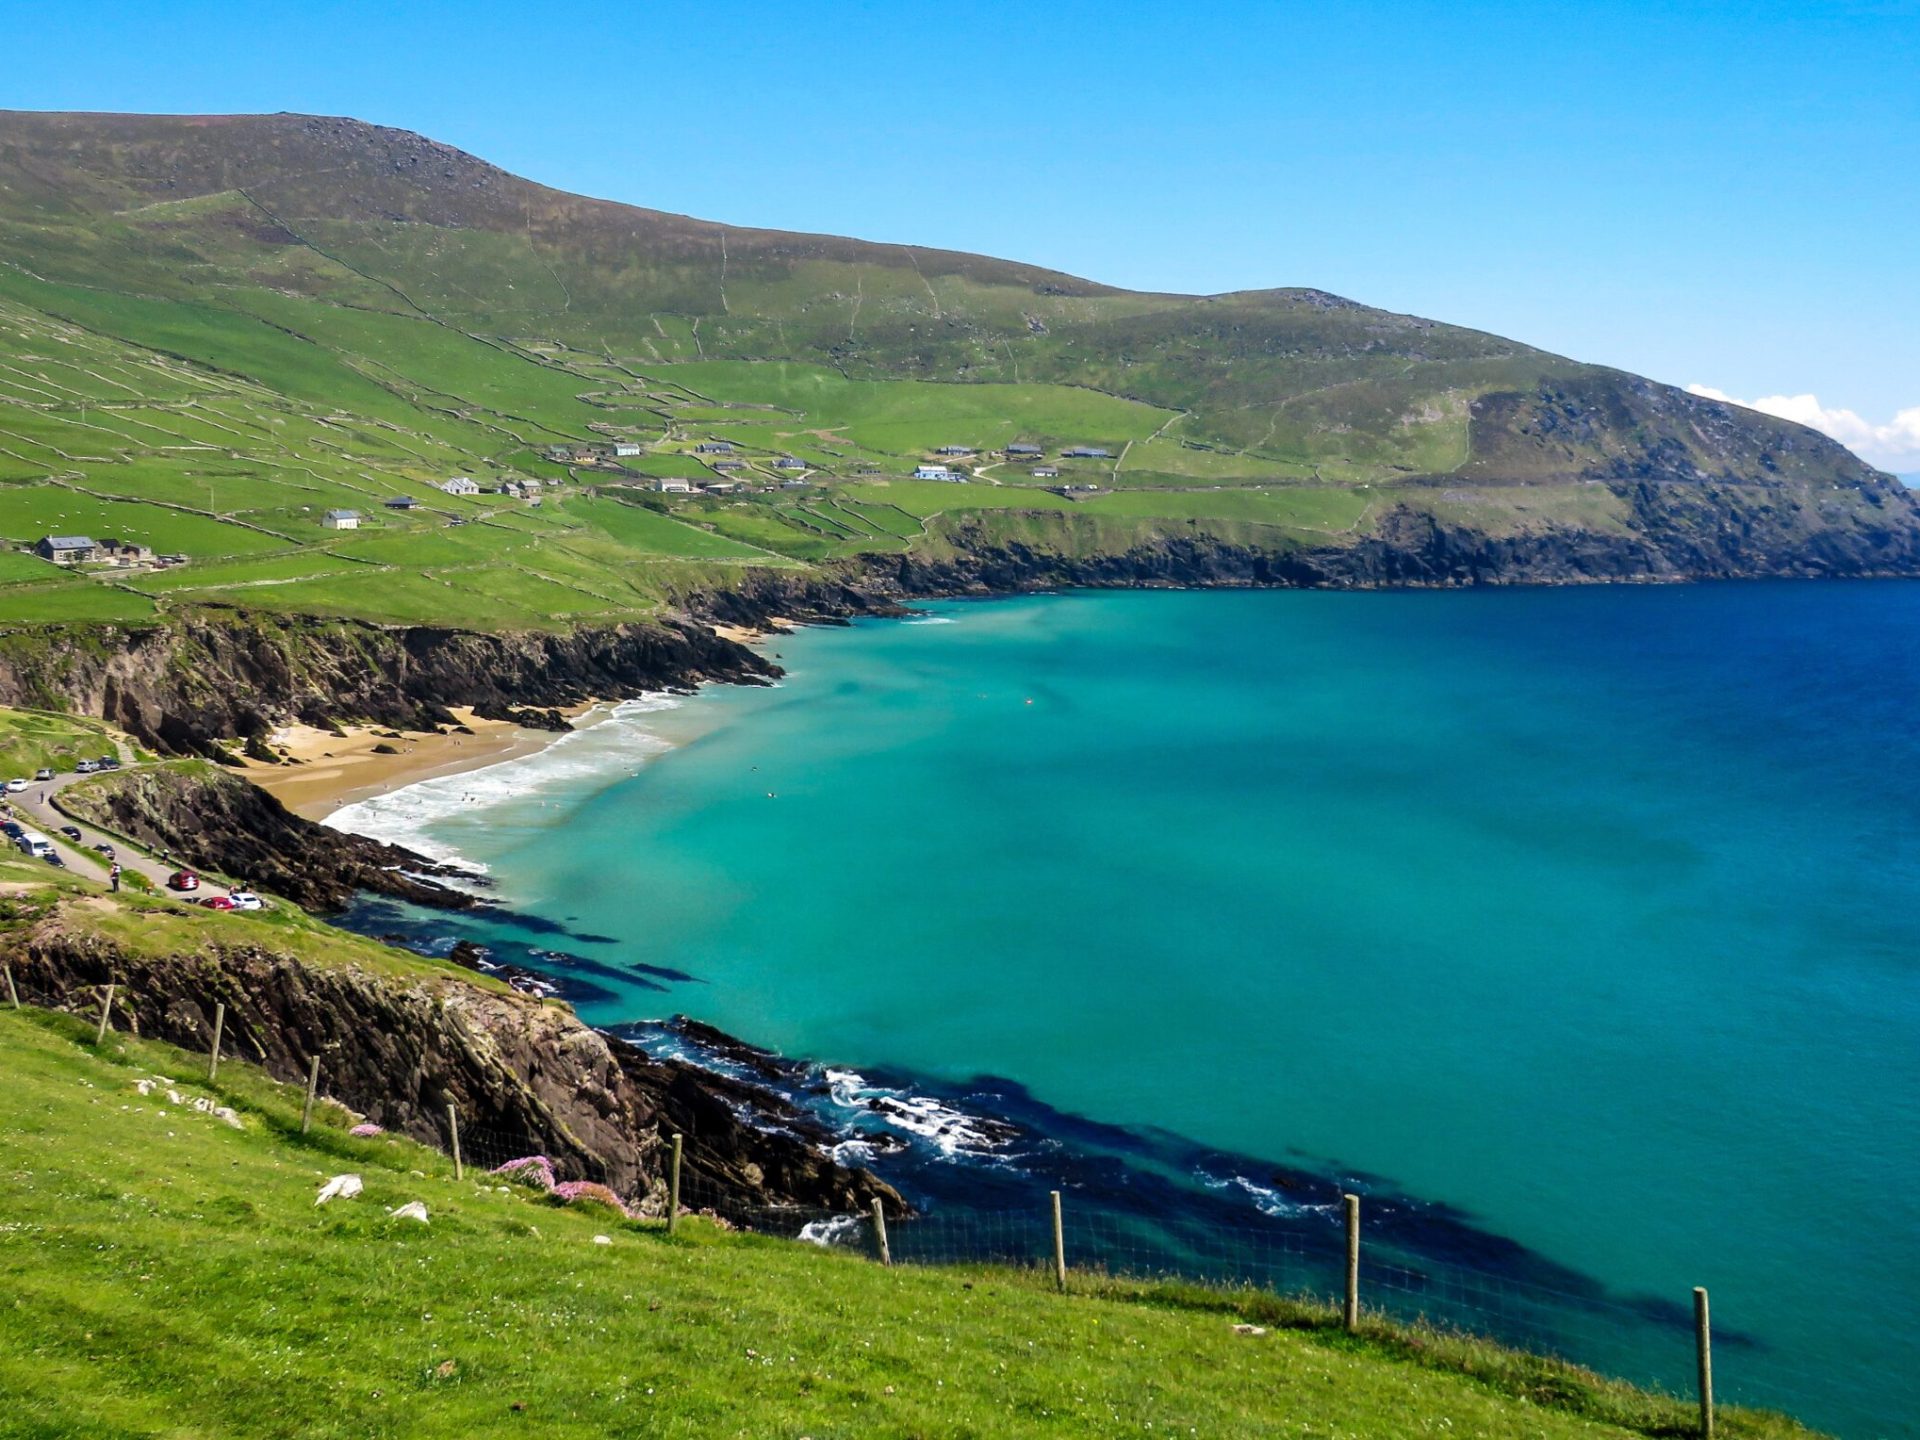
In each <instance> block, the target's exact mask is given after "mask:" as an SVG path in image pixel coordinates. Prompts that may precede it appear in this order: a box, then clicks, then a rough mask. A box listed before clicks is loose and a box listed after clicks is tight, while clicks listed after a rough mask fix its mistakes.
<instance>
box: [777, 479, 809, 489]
mask: <svg viewBox="0 0 1920 1440" xmlns="http://www.w3.org/2000/svg"><path fill="white" fill-rule="evenodd" d="M780 488H781V489H782V490H805V489H807V488H808V484H807V482H806V481H805V480H782V481H781V482H780Z"/></svg>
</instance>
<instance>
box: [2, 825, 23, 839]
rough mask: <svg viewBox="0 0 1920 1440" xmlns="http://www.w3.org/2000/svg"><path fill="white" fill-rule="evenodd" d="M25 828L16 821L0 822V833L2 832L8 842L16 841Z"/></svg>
mask: <svg viewBox="0 0 1920 1440" xmlns="http://www.w3.org/2000/svg"><path fill="white" fill-rule="evenodd" d="M26 828H27V827H26V826H24V825H22V824H21V823H20V822H19V821H18V820H6V821H0V832H4V833H5V834H6V837H7V838H8V839H9V840H18V839H19V838H20V837H21V835H22V834H24V833H25V832H26Z"/></svg>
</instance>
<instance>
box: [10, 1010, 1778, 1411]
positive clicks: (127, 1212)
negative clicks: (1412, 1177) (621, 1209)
mask: <svg viewBox="0 0 1920 1440" xmlns="http://www.w3.org/2000/svg"><path fill="white" fill-rule="evenodd" d="M0 1005H3V1002H0ZM91 1041H92V1029H91V1026H90V1025H88V1024H87V1023H85V1022H84V1021H80V1020H74V1019H71V1018H68V1017H64V1016H56V1015H50V1014H46V1013H44V1012H38V1011H32V1010H28V1011H20V1012H16V1011H12V1010H7V1009H4V1008H0V1061H4V1066H5V1072H6V1076H7V1083H6V1085H4V1086H0V1176H3V1177H4V1179H5V1184H4V1185H0V1280H3V1282H4V1293H5V1295H6V1297H7V1303H5V1304H0V1394H4V1395H5V1396H6V1397H7V1403H6V1404H5V1406H4V1407H0V1435H6V1436H22V1437H27V1436H32V1437H49V1440H51V1437H55V1436H58V1437H62V1440H70V1437H93V1436H98V1437H103V1440H104V1437H109V1436H111V1437H114V1440H120V1437H125V1436H170V1437H171V1436H187V1435H223V1436H280V1435H286V1436H291V1435H299V1436H302V1437H327V1436H349V1435H355V1436H358V1435H367V1434H407V1435H413V1436H420V1437H430V1436H442V1435H445V1436H461V1437H465V1436H470V1435H491V1434H505V1433H512V1434H525V1435H610V1434H620V1435H649V1436H688V1437H694V1436H698V1437H711V1436H722V1435H753V1436H767V1435H789V1436H801V1435H811V1436H816V1437H823V1440H824V1437H828V1436H854V1435H861V1436H871V1435H916V1436H929V1437H932V1436H955V1437H958V1436H969V1435H973V1436H979V1435H994V1436H1020V1435H1102V1436H1104V1435H1113V1434H1116V1433H1122V1432H1128V1433H1154V1434H1166V1433H1172V1434H1182V1435H1185V1434H1203V1435H1211V1436H1249V1437H1251V1436H1268V1435H1274V1434H1280V1433H1286V1434H1299V1435H1323V1436H1332V1435H1415V1434H1441V1433H1451V1434H1455V1435H1463V1436H1464V1435H1471V1436H1488V1437H1501V1436H1511V1437H1515V1440H1519V1437H1528V1440H1560V1437H1573V1436H1583V1437H1609V1436H1611V1437H1625V1436H1641V1435H1678V1434H1686V1433H1690V1431H1689V1430H1688V1429H1687V1424H1688V1411H1687V1409H1686V1407H1684V1406H1682V1405H1680V1404H1678V1403H1676V1402H1671V1401H1662V1400H1658V1399H1655V1398H1653V1397H1650V1396H1647V1395H1644V1394H1641V1393H1639V1392H1636V1391H1633V1390H1630V1389H1628V1388H1626V1387H1623V1386H1617V1385H1611V1384H1606V1383H1603V1382H1599V1381H1596V1380H1594V1379H1593V1378H1592V1377H1590V1376H1585V1375H1583V1374H1582V1373H1581V1372H1578V1371H1573V1370H1569V1369H1567V1368H1565V1367H1562V1366H1558V1365H1555V1364H1552V1363H1549V1362H1545V1361H1538V1360H1532V1359H1528V1358H1526V1357H1522V1356H1516V1355H1513V1354H1511V1353H1509V1352H1504V1351H1500V1350H1497V1349H1495V1348H1494V1347H1490V1346H1485V1345H1478V1344H1472V1343H1468V1342H1463V1341H1457V1340H1450V1339H1447V1338H1445V1337H1440V1336H1435V1335H1421V1334H1417V1333H1414V1332H1408V1331H1403V1330H1393V1329H1388V1328H1386V1327H1378V1328H1373V1327H1369V1328H1368V1329H1367V1330H1366V1332H1365V1333H1363V1334H1362V1335H1360V1336H1358V1337H1349V1336H1346V1335H1344V1334H1342V1333H1340V1332H1339V1331H1338V1330H1337V1329H1336V1328H1335V1327H1334V1326H1333V1325H1332V1324H1331V1321H1330V1317H1328V1316H1327V1315H1326V1314H1325V1313H1324V1312H1321V1311H1317V1310H1315V1309H1313V1308H1312V1307H1306V1306H1299V1305H1289V1304H1285V1303H1282V1302H1279V1301H1276V1300H1273V1299H1270V1298H1266V1299H1263V1298H1261V1297H1257V1296H1250V1295H1239V1296H1235V1295H1228V1294H1221V1293H1209V1292H1205V1291H1197V1290H1180V1289H1177V1288H1172V1287H1154V1286H1145V1285H1133V1284H1127V1283H1122V1282H1117V1281H1104V1280H1099V1279H1097V1278H1091V1277H1087V1278H1082V1277H1076V1278H1075V1280H1074V1281H1073V1285H1072V1293H1070V1294H1068V1295H1065V1296H1059V1295H1056V1294H1054V1293H1052V1292H1051V1290H1050V1288H1049V1286H1048V1284H1047V1283H1046V1281H1045V1280H1044V1279H1043V1277H1042V1276H1041V1275H1040V1274H1038V1273H1036V1272H1016V1271H1008V1270H988V1269H968V1270H959V1269H952V1270H943V1269H906V1268H901V1269H895V1270H884V1269H882V1268H880V1267H879V1266H877V1265H874V1264H872V1263H870V1262H868V1261H866V1260H863V1259H860V1258H858V1257H855V1256H851V1255H847V1254H844V1253H827V1252H824V1251H820V1250H817V1249H815V1248H814V1247H812V1246H808V1245H803V1244H799V1243H795V1242H788V1241H780V1240H770V1239H761V1238H757V1237H754V1236H750V1235H742V1234H731V1233H725V1232H722V1231H719V1230H716V1229H714V1228H712V1227H710V1226H709V1225H707V1224H706V1223H704V1222H700V1221H689V1222H687V1223H686V1224H685V1225H683V1227H682V1234H681V1236H680V1237H678V1238H676V1239H669V1238H667V1237H666V1236H665V1234H664V1233H663V1231H662V1229H661V1227H660V1226H659V1224H658V1222H635V1221H627V1220H624V1219H622V1218H620V1217H619V1216H617V1215H616V1214H615V1213H614V1212H612V1211H610V1210H606V1209H602V1208H600V1207H597V1206H584V1207H574V1208H565V1209H562V1208H555V1207H554V1206H553V1205H552V1204H551V1203H550V1202H548V1201H546V1200H545V1199H544V1198H541V1197H536V1196H534V1195H533V1194H531V1193H530V1192H523V1191H517V1190H516V1191H513V1192H511V1193H501V1192H500V1191H499V1190H497V1189H495V1188H494V1186H493V1185H492V1184H491V1183H482V1181H481V1179H480V1178H478V1177H476V1176H475V1175H474V1174H472V1173H471V1172H470V1173H469V1174H468V1176H467V1178H466V1180H465V1181H464V1182H459V1181H456V1180H454V1178H453V1176H452V1173H451V1166H450V1165H449V1163H448V1162H447V1160H446V1159H445V1158H443V1157H442V1156H440V1155H439V1154H437V1153H435V1152H432V1151H428V1150H423V1149H421V1148H420V1147H418V1146H415V1145H413V1144H411V1143H409V1142H406V1141H402V1140H397V1139H394V1138H391V1137H380V1138H377V1139H355V1138H352V1137H350V1136H348V1135H347V1134H346V1133H345V1132H344V1128H343V1127H344V1126H345V1125H346V1124H347V1123H348V1122H349V1120H350V1117H348V1116H347V1115H345V1114H344V1113H342V1112H339V1111H337V1110H334V1109H332V1108H331V1107H323V1108H322V1113H321V1116H320V1123H319V1124H318V1125H317V1126H316V1128H315V1131H314V1133H313V1134H312V1135H311V1136H306V1137H302V1136H301V1135H300V1134H299V1133H298V1115H299V1094H298V1091H297V1090H291V1089H289V1088H287V1087H283V1086H279V1085H276V1084H274V1083H272V1082H270V1081H268V1080H266V1079H265V1078H264V1077H262V1076H261V1075H260V1074H259V1073H258V1072H256V1071H254V1070H253V1069H252V1068H251V1067H249V1066H247V1065H245V1064H242V1063H240V1062H238V1061H233V1060H229V1061H228V1062H227V1063H226V1064H225V1065H224V1066H223V1067H222V1069H221V1072H220V1079H219V1083H218V1086H217V1087H209V1086H207V1085H206V1084H204V1083H202V1082H203V1080H204V1074H205V1061H204V1057H200V1056H193V1055H187V1054H184V1053H182V1052H179V1051H176V1050H173V1049H171V1048H170V1047H166V1046H162V1045H157V1044H153V1043H150V1042H143V1041H138V1040H134V1039H132V1038H130V1037H127V1036H124V1035H118V1034H115V1035H111V1036H110V1037H109V1039H108V1041H107V1042H106V1044H105V1045H104V1046H102V1047H101V1048H99V1049H98V1050H96V1049H95V1048H94V1047H93V1045H92V1043H91ZM156 1078H157V1079H158V1081H159V1084H158V1085H157V1087H150V1088H149V1090H148V1092H147V1093H142V1091H141V1088H140V1082H141V1081H143V1080H146V1081H150V1082H151V1081H154V1080H155V1079H156ZM169 1089H172V1090H173V1091H174V1092H175V1093H176V1094H177V1095H178V1102H176V1101H174V1100H173V1099H172V1098H171V1097H169V1095H168V1093H167V1092H168V1090H169ZM196 1101H199V1102H202V1106H203V1107H204V1108H196V1105H195V1102H196ZM216 1106H225V1107H228V1108H229V1109H230V1110H231V1111H232V1112H233V1123H232V1124H229V1123H227V1122H226V1121H225V1120H223V1119H222V1118H221V1117H220V1116H219V1115H217V1114H215V1113H210V1112H211V1109H212V1107H216ZM347 1172H351V1173H356V1174H358V1175H360V1176H361V1177H363V1179H364V1181H365V1187H366V1188H365V1191H364V1193H362V1194H361V1195H359V1196H358V1197H356V1198H352V1199H343V1200H336V1201H334V1202H332V1203H330V1204H329V1205H327V1206H325V1207H324V1208H316V1206H315V1204H314V1198H315V1196H316V1194H317V1193H318V1190H319V1187H320V1185H321V1183H322V1182H323V1181H324V1180H325V1179H326V1178H327V1177H328V1176H331V1175H335V1174H340V1173H347ZM416 1200H417V1201H421V1202H422V1203H424V1205H425V1206H426V1208H427V1211H428V1214H429V1217H430V1220H429V1223H428V1224H426V1225H421V1224H418V1223H417V1222H413V1221H409V1220H404V1219H395V1218H392V1217H390V1215H389V1213H388V1212H389V1211H390V1210H391V1209H394V1208H397V1207H399V1206H401V1205H403V1204H406V1203H408V1202H410V1201H416ZM599 1235H605V1236H607V1237H608V1238H609V1239H610V1241H611V1243H610V1244H604V1245H603V1244H598V1243H595V1237H596V1236H599ZM1248 1323H1253V1324H1258V1325H1259V1326H1261V1327H1262V1328H1263V1330H1264V1332H1265V1333H1261V1334H1258V1335H1242V1334H1238V1333H1236V1331H1235V1329H1234V1326H1235V1325H1236V1324H1248ZM1720 1433H1722V1434H1723V1435H1727V1436H1732V1437H1743V1436H1745V1437H1780V1440H1788V1437H1794V1436H1803V1435H1805V1434H1806V1433H1807V1432H1804V1431H1802V1430H1800V1429H1798V1428H1797V1427H1795V1426H1793V1425H1791V1424H1790V1423H1789V1422H1786V1421H1783V1420H1778V1419H1774V1418H1770V1417H1764V1416H1757V1415H1750V1414H1744V1413H1741V1412H1736V1411H1728V1412H1726V1413H1725V1414H1723V1415H1722V1417H1721V1426H1720Z"/></svg>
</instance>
